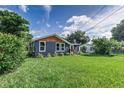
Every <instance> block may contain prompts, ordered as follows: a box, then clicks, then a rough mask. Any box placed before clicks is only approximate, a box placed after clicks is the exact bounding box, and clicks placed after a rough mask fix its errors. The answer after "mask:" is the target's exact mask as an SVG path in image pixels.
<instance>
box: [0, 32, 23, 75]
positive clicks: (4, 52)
mask: <svg viewBox="0 0 124 93" xmlns="http://www.w3.org/2000/svg"><path fill="white" fill-rule="evenodd" d="M24 58H25V45H24V43H23V39H21V38H19V37H16V36H14V35H10V34H2V33H0V73H4V72H6V71H10V70H12V69H14V68H16V67H18V66H19V65H20V64H21V63H22V62H23V61H24Z"/></svg>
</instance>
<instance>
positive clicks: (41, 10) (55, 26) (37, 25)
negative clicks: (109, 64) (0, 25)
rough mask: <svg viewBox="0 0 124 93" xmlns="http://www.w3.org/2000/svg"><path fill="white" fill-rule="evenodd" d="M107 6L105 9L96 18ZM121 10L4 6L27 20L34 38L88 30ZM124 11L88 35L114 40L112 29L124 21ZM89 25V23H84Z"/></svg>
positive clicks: (73, 6)
mask: <svg viewBox="0 0 124 93" xmlns="http://www.w3.org/2000/svg"><path fill="white" fill-rule="evenodd" d="M103 7H104V9H102V11H100V12H99V13H98V14H97V15H96V16H95V17H93V18H92V16H93V15H95V13H96V12H97V11H99V10H100V9H101V8H103ZM119 7H120V6H103V5H96V6H95V5H87V6H86V5H82V6H79V5H68V6H66V5H58V6H48V5H47V6H45V5H44V6H42V5H41V6H40V5H33V6H32V5H28V6H26V5H21V6H15V5H14V6H0V10H9V11H14V12H17V13H18V14H19V15H21V16H23V17H24V18H25V19H27V20H28V21H29V22H30V25H29V27H30V33H32V35H33V36H34V38H37V37H41V36H45V35H49V34H55V33H56V34H59V35H62V36H66V35H67V34H70V33H72V32H74V31H76V30H82V31H85V30H86V29H88V28H90V27H92V26H93V25H94V24H95V23H97V22H99V21H100V20H101V19H103V18H104V17H106V16H107V15H109V14H111V12H112V10H114V9H118V8H119ZM122 10H124V9H122ZM122 10H120V11H118V12H119V13H120V12H121V16H120V15H118V14H115V15H113V16H112V17H111V18H109V19H107V20H106V21H105V22H103V23H101V24H100V25H99V26H97V27H95V28H94V29H92V30H91V31H89V32H87V33H86V34H87V35H88V36H89V37H91V38H92V37H93V36H96V37H102V36H107V37H109V38H110V37H111V32H110V30H111V28H112V27H114V26H115V25H116V24H117V23H119V22H120V20H122V19H123V16H124V15H123V13H122ZM118 17H119V18H118ZM113 18H114V19H113ZM113 20H114V21H113ZM88 21H89V22H88ZM86 22H88V23H87V24H84V23H86Z"/></svg>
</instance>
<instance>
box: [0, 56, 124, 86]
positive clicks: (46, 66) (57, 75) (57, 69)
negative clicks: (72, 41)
mask: <svg viewBox="0 0 124 93" xmlns="http://www.w3.org/2000/svg"><path fill="white" fill-rule="evenodd" d="M0 87H19V88H20V87H24V88H49V87H50V88H58V87H60V88H77V87H78V88H80V87H84V88H86V87H88V88H90V87H91V88H99V87H103V88H106V87H109V88H111V87H124V55H118V56H114V57H107V56H106V57H105V56H61V57H49V58H44V59H42V58H28V59H26V62H24V63H23V64H22V66H21V67H19V68H18V69H17V70H16V71H14V72H12V73H9V74H5V75H1V76H0Z"/></svg>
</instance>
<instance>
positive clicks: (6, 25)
mask: <svg viewBox="0 0 124 93" xmlns="http://www.w3.org/2000/svg"><path fill="white" fill-rule="evenodd" d="M28 25H29V22H28V21H27V20H25V19H24V18H22V17H21V16H19V15H18V14H17V13H15V12H10V11H7V10H6V11H0V32H2V33H10V34H13V35H16V36H19V37H20V36H21V34H22V32H25V33H28V32H29V27H28Z"/></svg>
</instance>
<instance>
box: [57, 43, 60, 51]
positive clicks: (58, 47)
mask: <svg viewBox="0 0 124 93" xmlns="http://www.w3.org/2000/svg"><path fill="white" fill-rule="evenodd" d="M56 50H57V51H59V50H60V44H59V43H57V44H56Z"/></svg>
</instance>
